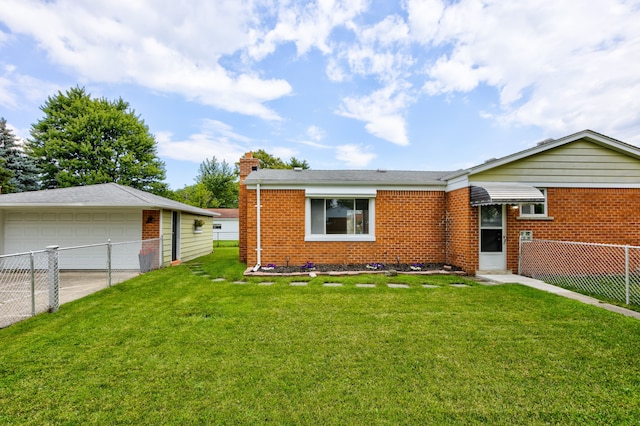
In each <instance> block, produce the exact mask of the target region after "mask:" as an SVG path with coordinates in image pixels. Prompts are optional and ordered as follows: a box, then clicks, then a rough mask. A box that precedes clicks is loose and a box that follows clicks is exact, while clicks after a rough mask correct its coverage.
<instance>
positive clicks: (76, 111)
mask: <svg viewBox="0 0 640 426" xmlns="http://www.w3.org/2000/svg"><path fill="white" fill-rule="evenodd" d="M41 110H42V111H43V112H44V114H45V116H44V118H42V119H41V120H39V121H38V122H37V123H36V124H34V125H33V126H32V128H31V139H30V140H29V141H28V143H27V148H28V152H29V154H30V155H31V156H32V157H33V158H34V159H35V161H36V164H37V166H38V167H39V168H40V170H41V171H42V186H43V187H44V188H61V187H69V186H78V185H91V184H97V183H106V182H116V183H120V184H123V185H127V186H131V187H134V188H137V189H141V190H145V191H150V192H154V193H157V194H164V193H165V192H166V191H167V185H166V184H165V183H164V182H162V181H163V180H164V178H165V169H164V163H163V162H162V161H160V160H159V159H158V158H157V156H156V141H155V139H154V137H153V135H151V133H150V132H149V128H148V127H147V126H146V125H145V124H144V121H143V120H141V119H140V117H139V116H137V115H135V112H134V111H133V110H131V109H130V108H129V103H128V102H125V101H123V100H122V99H118V100H116V101H109V100H107V99H104V98H101V99H93V98H91V96H90V95H89V94H88V93H86V92H85V90H84V88H79V87H75V88H72V89H70V90H68V91H67V92H66V93H62V92H58V94H57V95H56V96H53V97H51V96H50V97H49V98H48V99H47V101H46V102H45V104H44V105H43V106H42V107H41Z"/></svg>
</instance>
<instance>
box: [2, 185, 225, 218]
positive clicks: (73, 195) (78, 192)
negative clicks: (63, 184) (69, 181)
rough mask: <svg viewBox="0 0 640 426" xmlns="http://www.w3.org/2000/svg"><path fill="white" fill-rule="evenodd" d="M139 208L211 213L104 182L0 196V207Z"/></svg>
mask: <svg viewBox="0 0 640 426" xmlns="http://www.w3.org/2000/svg"><path fill="white" fill-rule="evenodd" d="M81 206H85V207H141V208H146V209H150V208H163V209H169V210H178V211H183V212H188V213H193V214H198V215H202V216H215V214H214V213H213V212H210V211H208V210H205V209H200V208H198V207H193V206H189V205H187V204H183V203H180V202H178V201H173V200H170V199H168V198H164V197H160V196H158V195H154V194H150V193H148V192H145V191H140V190H139V189H134V188H130V187H128V186H124V185H119V184H117V183H103V184H99V185H86V186H75V187H71V188H58V189H45V190H42V191H30V192H19V193H14V194H2V195H0V207H81Z"/></svg>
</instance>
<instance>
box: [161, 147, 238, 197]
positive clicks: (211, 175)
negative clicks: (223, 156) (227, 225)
mask: <svg viewBox="0 0 640 426" xmlns="http://www.w3.org/2000/svg"><path fill="white" fill-rule="evenodd" d="M170 197H171V198H173V199H174V200H176V201H180V202H182V203H185V204H190V205H192V206H197V207H202V208H217V207H224V208H236V207H238V182H237V173H236V172H235V171H234V170H233V168H232V167H231V166H230V165H229V164H228V163H227V162H226V161H224V160H223V161H222V162H218V160H217V159H216V157H213V158H212V159H211V160H209V159H208V158H207V159H205V160H204V161H203V162H202V163H201V164H200V167H199V168H198V176H196V183H195V184H194V185H189V186H185V187H184V188H182V189H178V190H176V191H174V192H173V194H172V195H170Z"/></svg>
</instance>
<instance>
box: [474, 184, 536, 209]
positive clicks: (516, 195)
mask: <svg viewBox="0 0 640 426" xmlns="http://www.w3.org/2000/svg"><path fill="white" fill-rule="evenodd" d="M544 201H545V198H544V194H543V193H542V192H541V191H540V190H539V189H538V188H536V187H533V186H530V185H524V184H520V183H483V184H476V185H472V186H471V205H472V206H489V205H492V204H523V203H544Z"/></svg>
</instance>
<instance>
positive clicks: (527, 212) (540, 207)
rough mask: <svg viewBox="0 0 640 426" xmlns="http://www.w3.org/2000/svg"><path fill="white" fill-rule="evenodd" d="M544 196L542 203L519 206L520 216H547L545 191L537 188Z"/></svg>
mask: <svg viewBox="0 0 640 426" xmlns="http://www.w3.org/2000/svg"><path fill="white" fill-rule="evenodd" d="M538 189H539V190H540V192H542V195H544V198H545V201H544V203H535V204H521V205H520V216H546V215H547V190H546V189H541V188H538Z"/></svg>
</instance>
